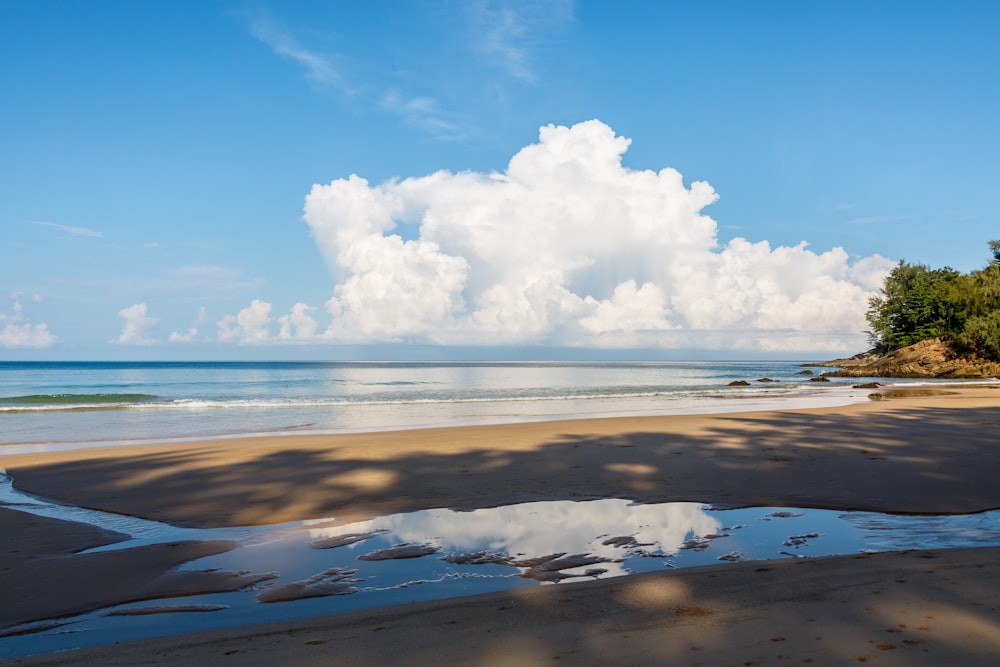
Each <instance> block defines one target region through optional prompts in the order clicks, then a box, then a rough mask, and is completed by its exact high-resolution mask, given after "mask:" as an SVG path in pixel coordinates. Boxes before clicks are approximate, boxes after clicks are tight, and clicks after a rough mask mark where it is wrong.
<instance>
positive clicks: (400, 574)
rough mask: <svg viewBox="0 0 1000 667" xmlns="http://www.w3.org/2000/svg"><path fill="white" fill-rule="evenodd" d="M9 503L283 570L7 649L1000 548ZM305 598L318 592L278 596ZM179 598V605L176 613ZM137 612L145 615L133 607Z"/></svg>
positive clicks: (603, 519)
mask: <svg viewBox="0 0 1000 667" xmlns="http://www.w3.org/2000/svg"><path fill="white" fill-rule="evenodd" d="M4 505H7V506H10V507H11V508H12V509H21V510H23V511H28V512H32V513H36V514H41V515H44V516H50V517H53V518H62V519H67V520H73V521H84V522H86V523H91V524H93V525H97V526H100V527H102V528H111V529H114V530H118V531H121V532H126V533H129V534H132V535H134V536H135V537H136V539H134V540H130V541H127V542H122V543H118V544H115V545H109V546H108V547H102V548H101V549H99V550H107V549H121V548H130V547H133V546H138V545H139V544H149V543H156V542H169V541H176V540H195V539H231V540H235V541H237V542H239V543H241V544H242V545H244V546H242V547H241V548H238V549H235V550H233V551H230V552H227V553H224V554H219V555H215V556H211V557H209V558H204V559H201V560H198V561H194V562H191V563H188V564H187V565H185V566H183V568H182V569H188V570H205V569H212V568H218V569H221V570H227V571H249V572H252V573H255V574H263V573H274V577H273V578H272V579H270V580H269V581H266V582H264V583H261V584H258V585H257V586H255V587H254V588H253V589H251V590H244V591H240V592H235V593H221V594H210V595H197V596H188V597H184V598H174V599H170V600H156V601H147V602H141V603H133V604H126V605H119V606H118V607H114V608H112V609H110V610H102V611H98V612H93V613H90V614H83V615H80V616H77V617H74V618H72V619H64V620H66V621H68V623H67V624H65V625H62V626H61V627H58V628H52V629H48V630H44V631H40V632H35V633H31V634H25V635H20V636H14V637H6V638H0V658H9V657H15V656H20V655H30V654H33V653H38V652H46V651H53V650H61V649H66V648H73V647H80V646H92V645H98V644H102V643H109V642H112V641H123V640H126V639H138V638H143V637H152V636H160V635H168V634H176V633H182V632H191V631H196V630H206V629H211V628H221V627H232V626H239V625H247V624H251V623H264V622H271V621H276V620H284V619H295V618H306V617H310V616H316V615H321V614H329V613H338V612H345V611H352V610H358V609H365V608H371V607H378V606H384V605H390V604H399V603H404V602H412V601H420V600H430V599H439V598H447V597H456V596H461V595H471V594H476V593H484V592H490V591H499V590H509V589H512V588H515V587H521V586H532V585H538V582H539V581H555V580H559V579H563V580H568V581H580V580H583V579H592V578H603V577H611V576H619V575H625V574H632V573H638V572H650V571H662V570H665V569H671V568H681V567H693V566H701V565H710V564H719V563H721V562H724V561H735V560H765V559H775V558H801V557H816V556H826V555H833V554H850V553H858V552H860V551H892V550H901V549H915V548H942V547H966V546H989V545H1000V511H992V512H984V513H980V514H974V515H959V516H933V517H928V516H910V515H887V514H878V513H870V512H840V511H830V510H813V509H797V508H775V507H768V508H763V507H754V508H741V509H724V508H713V507H711V506H709V505H703V504H701V503H664V504H650V505H642V504H634V503H632V502H630V501H627V500H620V499H605V500H593V501H582V502H573V501H549V502H534V503H523V504H519V505H510V506H505V507H497V508H491V509H482V510H476V511H468V512H462V511H453V510H447V509H437V510H426V511H420V512H412V513H408V514H397V515H391V516H386V517H381V518H378V519H374V520H372V521H365V522H360V523H353V524H345V525H338V524H336V523H335V522H334V521H333V520H332V519H330V520H318V521H304V522H294V523H287V524H280V525H273V526H258V527H237V528H226V529H212V530H196V529H179V528H175V527H172V526H169V525H166V524H161V523H156V522H151V521H144V520H142V519H134V518H128V517H120V516H117V515H111V514H105V513H103V512H95V511H91V510H80V509H79V508H69V507H64V506H60V505H55V504H52V503H48V502H47V501H45V500H43V499H37V498H31V497H30V496H26V495H24V494H20V493H19V492H17V490H16V489H13V488H12V487H11V485H10V483H9V481H8V482H7V483H6V484H0V506H4ZM345 542H346V544H343V543H345ZM331 544H342V546H333V547H332V548H330V547H331ZM400 546H403V547H404V551H403V553H402V554H401V555H410V556H412V557H409V558H392V557H391V556H392V555H393V552H392V551H391V550H392V549H394V548H397V547H400ZM324 547H328V548H324ZM387 550H389V551H388V552H387ZM417 554H425V555H417ZM387 556H388V557H387ZM301 595H307V596H308V595H316V597H306V598H305V599H295V600H291V601H281V602H266V600H271V599H275V600H284V599H285V598H287V597H296V596H301ZM172 608H176V610H175V611H173V612H172V613H171V611H170V610H171V609H172ZM137 612H142V615H120V614H133V613H137ZM154 612H155V613H154ZM193 612H202V613H193ZM209 612H210V613H209ZM109 613H113V614H115V615H108V614H109Z"/></svg>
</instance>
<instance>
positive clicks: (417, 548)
mask: <svg viewBox="0 0 1000 667" xmlns="http://www.w3.org/2000/svg"><path fill="white" fill-rule="evenodd" d="M438 551H439V549H438V547H433V546H431V545H429V544H400V545H399V546H396V547H392V548H391V549H380V550H378V551H372V552H371V553H367V554H362V555H361V556H358V560H398V559H402V558H420V557H421V556H429V555H431V554H436V553H437V552H438Z"/></svg>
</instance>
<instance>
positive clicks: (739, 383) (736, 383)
mask: <svg viewBox="0 0 1000 667" xmlns="http://www.w3.org/2000/svg"><path fill="white" fill-rule="evenodd" d="M729 386H730V387H749V386H750V383H749V382H747V381H746V380H733V381H732V382H730V383H729Z"/></svg>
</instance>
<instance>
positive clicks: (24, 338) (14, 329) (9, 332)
mask: <svg viewBox="0 0 1000 667" xmlns="http://www.w3.org/2000/svg"><path fill="white" fill-rule="evenodd" d="M12 296H13V303H12V304H11V314H10V315H6V314H4V313H0V324H3V328H2V329H0V347H7V348H14V347H28V348H43V347H50V346H52V345H54V344H55V343H56V342H57V341H58V339H57V338H56V337H55V336H53V335H52V333H51V332H50V331H49V327H48V325H47V324H44V323H36V324H32V322H31V321H30V320H29V319H28V318H27V317H25V315H24V307H23V306H22V305H21V300H20V298H18V295H17V294H14V295H12ZM34 300H35V301H38V300H40V299H39V298H38V297H35V298H34Z"/></svg>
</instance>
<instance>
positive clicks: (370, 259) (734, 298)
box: [305, 120, 893, 351]
mask: <svg viewBox="0 0 1000 667" xmlns="http://www.w3.org/2000/svg"><path fill="white" fill-rule="evenodd" d="M629 145H630V140H629V139H626V138H624V137H620V136H616V135H615V133H614V131H613V130H612V129H611V128H610V127H608V126H607V125H605V124H603V123H601V122H600V121H597V120H592V121H587V122H583V123H579V124H577V125H574V126H572V127H562V126H552V125H549V126H546V127H543V128H541V130H540V132H539V141H538V142H537V143H535V144H531V145H529V146H527V147H525V148H523V149H522V150H521V151H519V152H518V153H517V154H516V155H515V156H514V157H513V158H512V159H511V161H510V163H509V165H508V166H507V169H506V170H505V171H504V172H503V173H488V174H487V173H476V172H462V173H451V172H447V171H441V172H437V173H434V174H431V175H429V176H423V177H415V178H406V179H402V180H398V179H397V180H391V181H388V182H385V183H382V184H378V185H372V184H370V183H368V181H366V180H365V179H363V178H360V177H358V176H356V175H352V176H350V177H349V178H346V179H338V180H335V181H333V182H332V183H330V184H329V185H316V186H314V187H313V188H312V191H311V192H310V193H309V195H308V196H307V197H306V203H305V220H306V222H307V223H308V225H309V227H310V228H311V230H312V234H313V238H314V239H315V241H316V243H317V246H318V247H319V249H320V251H321V252H322V253H323V255H324V257H325V258H326V260H327V262H328V263H329V265H330V267H331V269H332V271H333V273H334V280H335V286H334V288H333V296H332V297H331V299H330V300H329V301H328V302H327V311H328V313H329V315H330V317H331V324H330V326H329V328H328V329H327V331H326V332H325V334H324V336H325V337H326V338H327V339H329V340H333V341H338V342H344V341H348V342H359V341H362V342H374V341H407V342H422V343H437V344H464V345H477V344H480V345H487V344H488V345H495V344H543V345H569V346H602V347H634V346H641V347H665V348H673V347H694V348H711V349H747V350H754V349H760V350H775V349H776V350H785V351H795V350H814V351H819V350H830V351H840V350H845V351H846V350H849V349H851V348H856V347H858V346H859V345H862V344H863V343H864V340H865V339H864V335H863V333H862V332H863V331H864V329H865V328H866V324H865V320H864V312H865V309H866V306H867V299H868V297H869V296H870V295H871V293H872V291H873V290H876V289H877V288H878V286H879V284H880V283H881V280H882V277H884V275H885V274H886V273H887V272H888V271H889V270H890V269H891V268H892V266H893V264H892V262H890V261H889V260H887V259H885V258H882V257H879V256H877V255H875V256H871V257H866V258H862V259H858V260H855V261H853V262H852V261H851V258H850V257H849V256H848V254H847V253H846V252H845V251H844V250H843V249H841V248H833V249H831V250H828V251H826V252H820V253H816V252H813V251H811V250H809V249H808V246H807V244H806V243H805V242H803V243H801V244H799V245H797V246H794V247H774V248H772V247H771V246H770V244H769V243H768V242H767V241H759V242H751V241H748V240H746V239H743V238H736V239H733V240H732V241H730V242H729V243H727V244H724V245H720V243H719V241H718V238H717V225H716V222H715V221H714V220H713V219H712V218H711V217H709V216H707V215H705V214H704V213H703V209H704V208H705V207H706V206H708V205H709V204H711V203H712V202H714V201H715V200H716V199H717V195H716V193H715V191H714V190H713V189H712V187H711V186H710V185H709V184H708V183H705V182H694V183H691V184H690V185H689V186H686V185H685V184H684V182H683V178H682V176H681V174H680V173H678V172H677V171H676V170H674V169H671V168H664V169H661V170H659V171H651V170H634V169H629V168H626V167H624V166H623V165H622V162H621V160H622V155H623V154H624V153H625V152H626V151H627V149H628V147H629ZM400 223H413V224H416V225H418V229H419V233H418V234H416V235H408V236H415V238H410V239H409V240H406V239H404V237H403V235H401V234H399V233H394V232H396V230H397V226H398V225H399V224H400Z"/></svg>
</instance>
